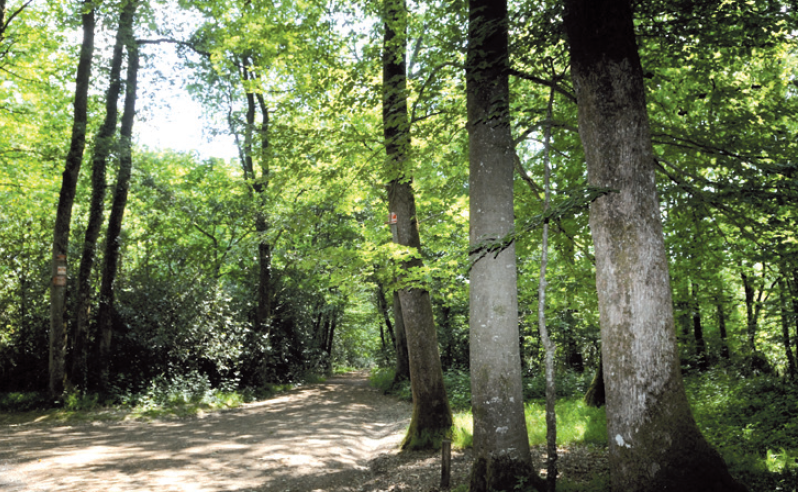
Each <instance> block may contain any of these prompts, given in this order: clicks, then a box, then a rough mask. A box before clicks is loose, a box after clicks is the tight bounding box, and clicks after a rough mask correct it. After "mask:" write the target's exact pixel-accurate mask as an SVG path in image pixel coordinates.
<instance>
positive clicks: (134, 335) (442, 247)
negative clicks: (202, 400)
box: [0, 0, 798, 492]
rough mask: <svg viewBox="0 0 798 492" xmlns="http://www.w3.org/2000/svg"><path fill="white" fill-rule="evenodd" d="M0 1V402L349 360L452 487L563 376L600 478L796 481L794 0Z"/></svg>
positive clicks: (274, 383) (514, 449) (312, 371)
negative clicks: (468, 420)
mask: <svg viewBox="0 0 798 492" xmlns="http://www.w3.org/2000/svg"><path fill="white" fill-rule="evenodd" d="M0 7H1V8H0V258H1V259H2V260H1V261H0V411H2V412H18V411H26V410H30V409H34V408H61V407H64V406H69V405H72V406H74V407H80V406H82V405H84V404H85V403H86V402H91V404H92V405H105V406H111V405H122V406H124V405H135V404H136V402H140V401H142V399H144V398H146V397H148V396H147V395H149V397H150V398H151V397H153V395H156V394H176V393H179V392H181V391H182V392H189V393H190V392H207V393H208V394H210V393H213V392H217V393H219V394H221V393H226V394H239V395H245V398H260V397H265V396H266V395H268V394H270V393H271V392H272V391H274V390H275V388H278V387H281V385H291V384H299V383H302V382H304V381H309V380H313V379H314V378H316V377H319V376H322V375H326V374H331V373H332V372H334V371H346V370H354V369H369V370H371V371H372V375H373V377H372V378H373V379H374V380H375V381H377V383H376V384H377V385H378V386H381V387H383V389H385V390H386V391H393V392H394V393H396V394H400V395H402V394H403V395H404V396H405V397H406V398H409V399H412V401H413V407H414V412H413V416H412V421H411V424H410V428H409V429H408V432H407V438H406V440H405V442H404V446H405V447H407V448H416V447H417V448H425V447H439V446H440V443H441V439H442V438H447V437H451V432H452V431H451V429H452V426H453V424H455V427H456V424H457V419H456V418H455V419H454V420H453V414H452V411H453V410H454V411H455V417H457V414H458V412H460V411H468V412H470V411H472V410H473V419H474V421H473V443H472V444H469V445H470V446H473V449H474V455H475V457H476V460H475V464H474V472H473V474H472V478H471V484H470V490H472V491H474V492H478V491H487V490H520V489H522V487H521V485H523V486H529V487H532V488H534V489H535V490H554V487H555V484H554V482H553V479H552V478H551V477H552V476H553V477H556V476H557V473H556V468H551V467H555V466H556V460H555V459H550V462H549V466H550V468H549V473H548V482H546V480H547V479H544V478H541V477H539V476H538V475H537V473H536V472H535V471H534V470H532V469H531V465H530V464H529V460H528V458H527V457H526V454H528V452H527V451H524V450H525V449H527V450H528V446H529V443H528V442H527V439H526V437H527V432H526V431H524V430H521V431H520V432H513V431H511V432H509V433H507V429H508V428H509V429H516V430H517V429H519V428H520V427H519V426H525V425H527V424H525V423H524V411H525V410H524V401H527V402H530V401H536V402H539V403H540V404H541V405H544V406H545V407H546V414H547V417H546V419H545V422H542V423H541V424H540V425H541V426H542V427H543V428H544V431H545V427H546V423H548V424H549V427H550V428H552V427H553V423H554V414H555V401H556V403H557V405H558V406H559V405H560V404H561V403H565V404H568V402H571V403H575V402H582V401H583V397H584V401H586V402H587V403H588V404H589V405H588V404H584V405H583V407H585V406H587V407H589V406H590V405H593V406H599V407H602V411H604V408H606V426H607V433H606V434H603V435H604V436H605V437H604V442H603V443H597V444H596V445H600V446H604V447H607V449H608V453H609V463H610V476H609V478H608V479H607V480H608V481H609V482H610V483H612V490H617V491H620V490H623V491H637V490H639V491H643V490H666V489H667V490H671V489H672V488H673V487H676V489H678V490H685V491H690V490H696V491H697V490H713V488H712V487H721V488H715V489H714V490H752V491H754V490H762V491H766V490H767V491H773V490H785V491H791V490H792V491H795V490H798V445H796V443H798V361H797V360H796V359H798V232H797V231H798V42H797V40H798V4H796V2H795V1H794V0H758V1H751V0H709V1H698V0H650V1H643V0H596V1H593V2H591V1H589V0H542V1H537V2H532V1H528V0H513V1H510V2H505V1H499V2H492V1H487V0H470V2H469V1H463V0H453V1H440V0H430V1H418V0H378V1H374V0H293V1H288V0H287V1H276V0H232V1H227V2H220V1H216V0H105V1H100V0H82V1H58V0H0ZM176 93H180V94H182V95H183V97H184V98H190V100H191V101H192V104H194V105H195V106H196V107H199V108H201V110H200V115H199V118H198V117H197V115H194V114H191V115H190V116H189V114H190V113H181V111H183V110H184V108H183V106H181V103H179V101H178V100H177V99H171V97H172V96H168V95H169V94H176ZM165 117H168V118H169V119H171V121H172V122H173V123H172V124H173V125H175V126H177V127H180V126H188V125H201V127H202V131H203V135H204V138H205V139H206V140H207V141H220V142H226V144H225V145H226V146H227V148H229V149H233V151H232V152H227V153H225V152H221V151H219V148H218V147H216V148H214V147H211V146H201V145H200V143H199V142H198V143H197V145H196V148H195V149H189V150H186V149H185V143H186V142H177V141H175V142H169V141H168V138H169V137H164V136H162V137H163V138H162V139H161V140H160V141H159V143H158V144H152V143H148V141H147V140H148V137H146V132H147V131H148V130H147V128H148V125H149V124H150V122H154V121H159V118H160V119H163V118H165ZM194 120H197V121H194ZM163 130H164V129H163V127H161V129H160V131H163ZM151 134H152V130H150V135H151ZM150 142H152V139H150ZM200 147H202V148H201V149H200ZM519 362H520V363H519ZM586 393H587V396H585V394H586ZM605 395H606V397H605ZM492 402H493V403H492ZM496 402H501V404H496ZM605 402H606V405H605ZM591 408H592V407H591ZM588 410H590V409H588ZM585 411H587V410H585ZM560 420H562V419H560ZM502 429H504V431H503V432H502V431H501V430H502ZM505 434H506V435H507V437H503V436H504V435H505ZM509 434H512V436H510V435H509ZM519 436H520V438H519ZM606 436H611V437H610V438H606ZM514 439H515V441H514ZM519 439H520V440H519ZM546 441H547V443H548V444H547V445H548V446H549V448H548V449H549V451H550V453H549V455H550V456H552V455H553V456H555V457H556V452H557V451H556V449H557V444H556V442H557V441H556V437H555V436H554V435H553V434H552V433H551V432H550V433H549V435H548V437H547V438H546ZM663 442H667V443H668V444H667V446H664V447H663V444H662V443H663ZM631 450H634V452H632V451H631ZM552 471H553V473H552ZM519 476H522V477H526V478H525V479H524V480H522V481H521V482H519V481H518V480H519V478H518V477H519ZM732 477H733V478H732ZM602 483H604V484H606V482H602ZM519 484H520V485H519ZM743 484H745V485H743ZM601 486H602V485H601V484H598V482H597V485H595V487H596V488H594V489H584V490H604V489H602V488H600V487H601ZM669 487H670V488H669ZM574 490H576V489H574ZM579 490H583V489H579Z"/></svg>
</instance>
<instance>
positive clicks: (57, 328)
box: [49, 0, 94, 398]
mask: <svg viewBox="0 0 798 492" xmlns="http://www.w3.org/2000/svg"><path fill="white" fill-rule="evenodd" d="M82 8H83V14H82V17H81V24H82V26H83V42H82V44H81V47H80V60H79V61H78V72H77V77H76V80H75V103H74V104H75V112H74V120H73V123H72V140H71V143H70V146H69V153H68V154H67V157H66V167H65V169H64V173H63V176H62V182H61V193H60V194H59V197H58V210H57V211H56V216H55V227H54V230H53V259H52V284H51V285H50V359H49V368H50V377H49V380H50V383H49V390H50V396H51V397H52V398H58V397H59V396H60V395H61V393H62V392H63V390H64V376H65V369H66V333H67V330H66V318H65V307H66V295H67V253H68V249H69V230H70V226H71V223H72V205H73V203H74V202H75V192H76V189H77V185H78V174H79V173H80V166H81V164H82V163H83V151H84V149H85V147H86V124H87V110H88V94H89V82H90V78H91V58H92V56H93V54H94V7H93V5H92V2H91V1H89V0H86V1H85V2H84V3H83V7H82Z"/></svg>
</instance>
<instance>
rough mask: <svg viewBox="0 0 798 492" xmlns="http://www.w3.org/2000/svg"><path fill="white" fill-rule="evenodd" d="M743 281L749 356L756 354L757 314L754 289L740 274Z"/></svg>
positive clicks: (749, 281) (745, 277)
mask: <svg viewBox="0 0 798 492" xmlns="http://www.w3.org/2000/svg"><path fill="white" fill-rule="evenodd" d="M740 277H741V278H742V280H743V290H744V292H745V319H746V333H747V335H748V350H749V351H750V352H751V354H754V353H756V332H757V312H756V308H755V306H754V305H755V303H756V301H755V296H756V288H755V287H754V284H753V281H752V280H751V278H750V277H749V276H748V275H746V274H745V272H741V273H740Z"/></svg>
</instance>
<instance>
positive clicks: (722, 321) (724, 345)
mask: <svg viewBox="0 0 798 492" xmlns="http://www.w3.org/2000/svg"><path fill="white" fill-rule="evenodd" d="M715 305H716V306H717V310H718V331H720V356H721V357H723V358H724V359H729V342H728V340H727V333H726V312H725V310H724V306H723V293H722V292H721V293H720V294H718V297H717V299H716V300H715Z"/></svg>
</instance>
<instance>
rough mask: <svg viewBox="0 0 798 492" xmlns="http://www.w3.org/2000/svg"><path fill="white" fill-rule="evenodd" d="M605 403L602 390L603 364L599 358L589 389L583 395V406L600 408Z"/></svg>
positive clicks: (603, 390)
mask: <svg viewBox="0 0 798 492" xmlns="http://www.w3.org/2000/svg"><path fill="white" fill-rule="evenodd" d="M606 403H607V396H606V393H605V389H604V362H603V361H602V360H601V357H599V365H598V369H597V370H596V375H595V376H593V381H591V382H590V387H589V388H588V389H587V392H586V393H585V404H586V405H588V406H590V407H596V408H601V407H603V406H604V405H606Z"/></svg>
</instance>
